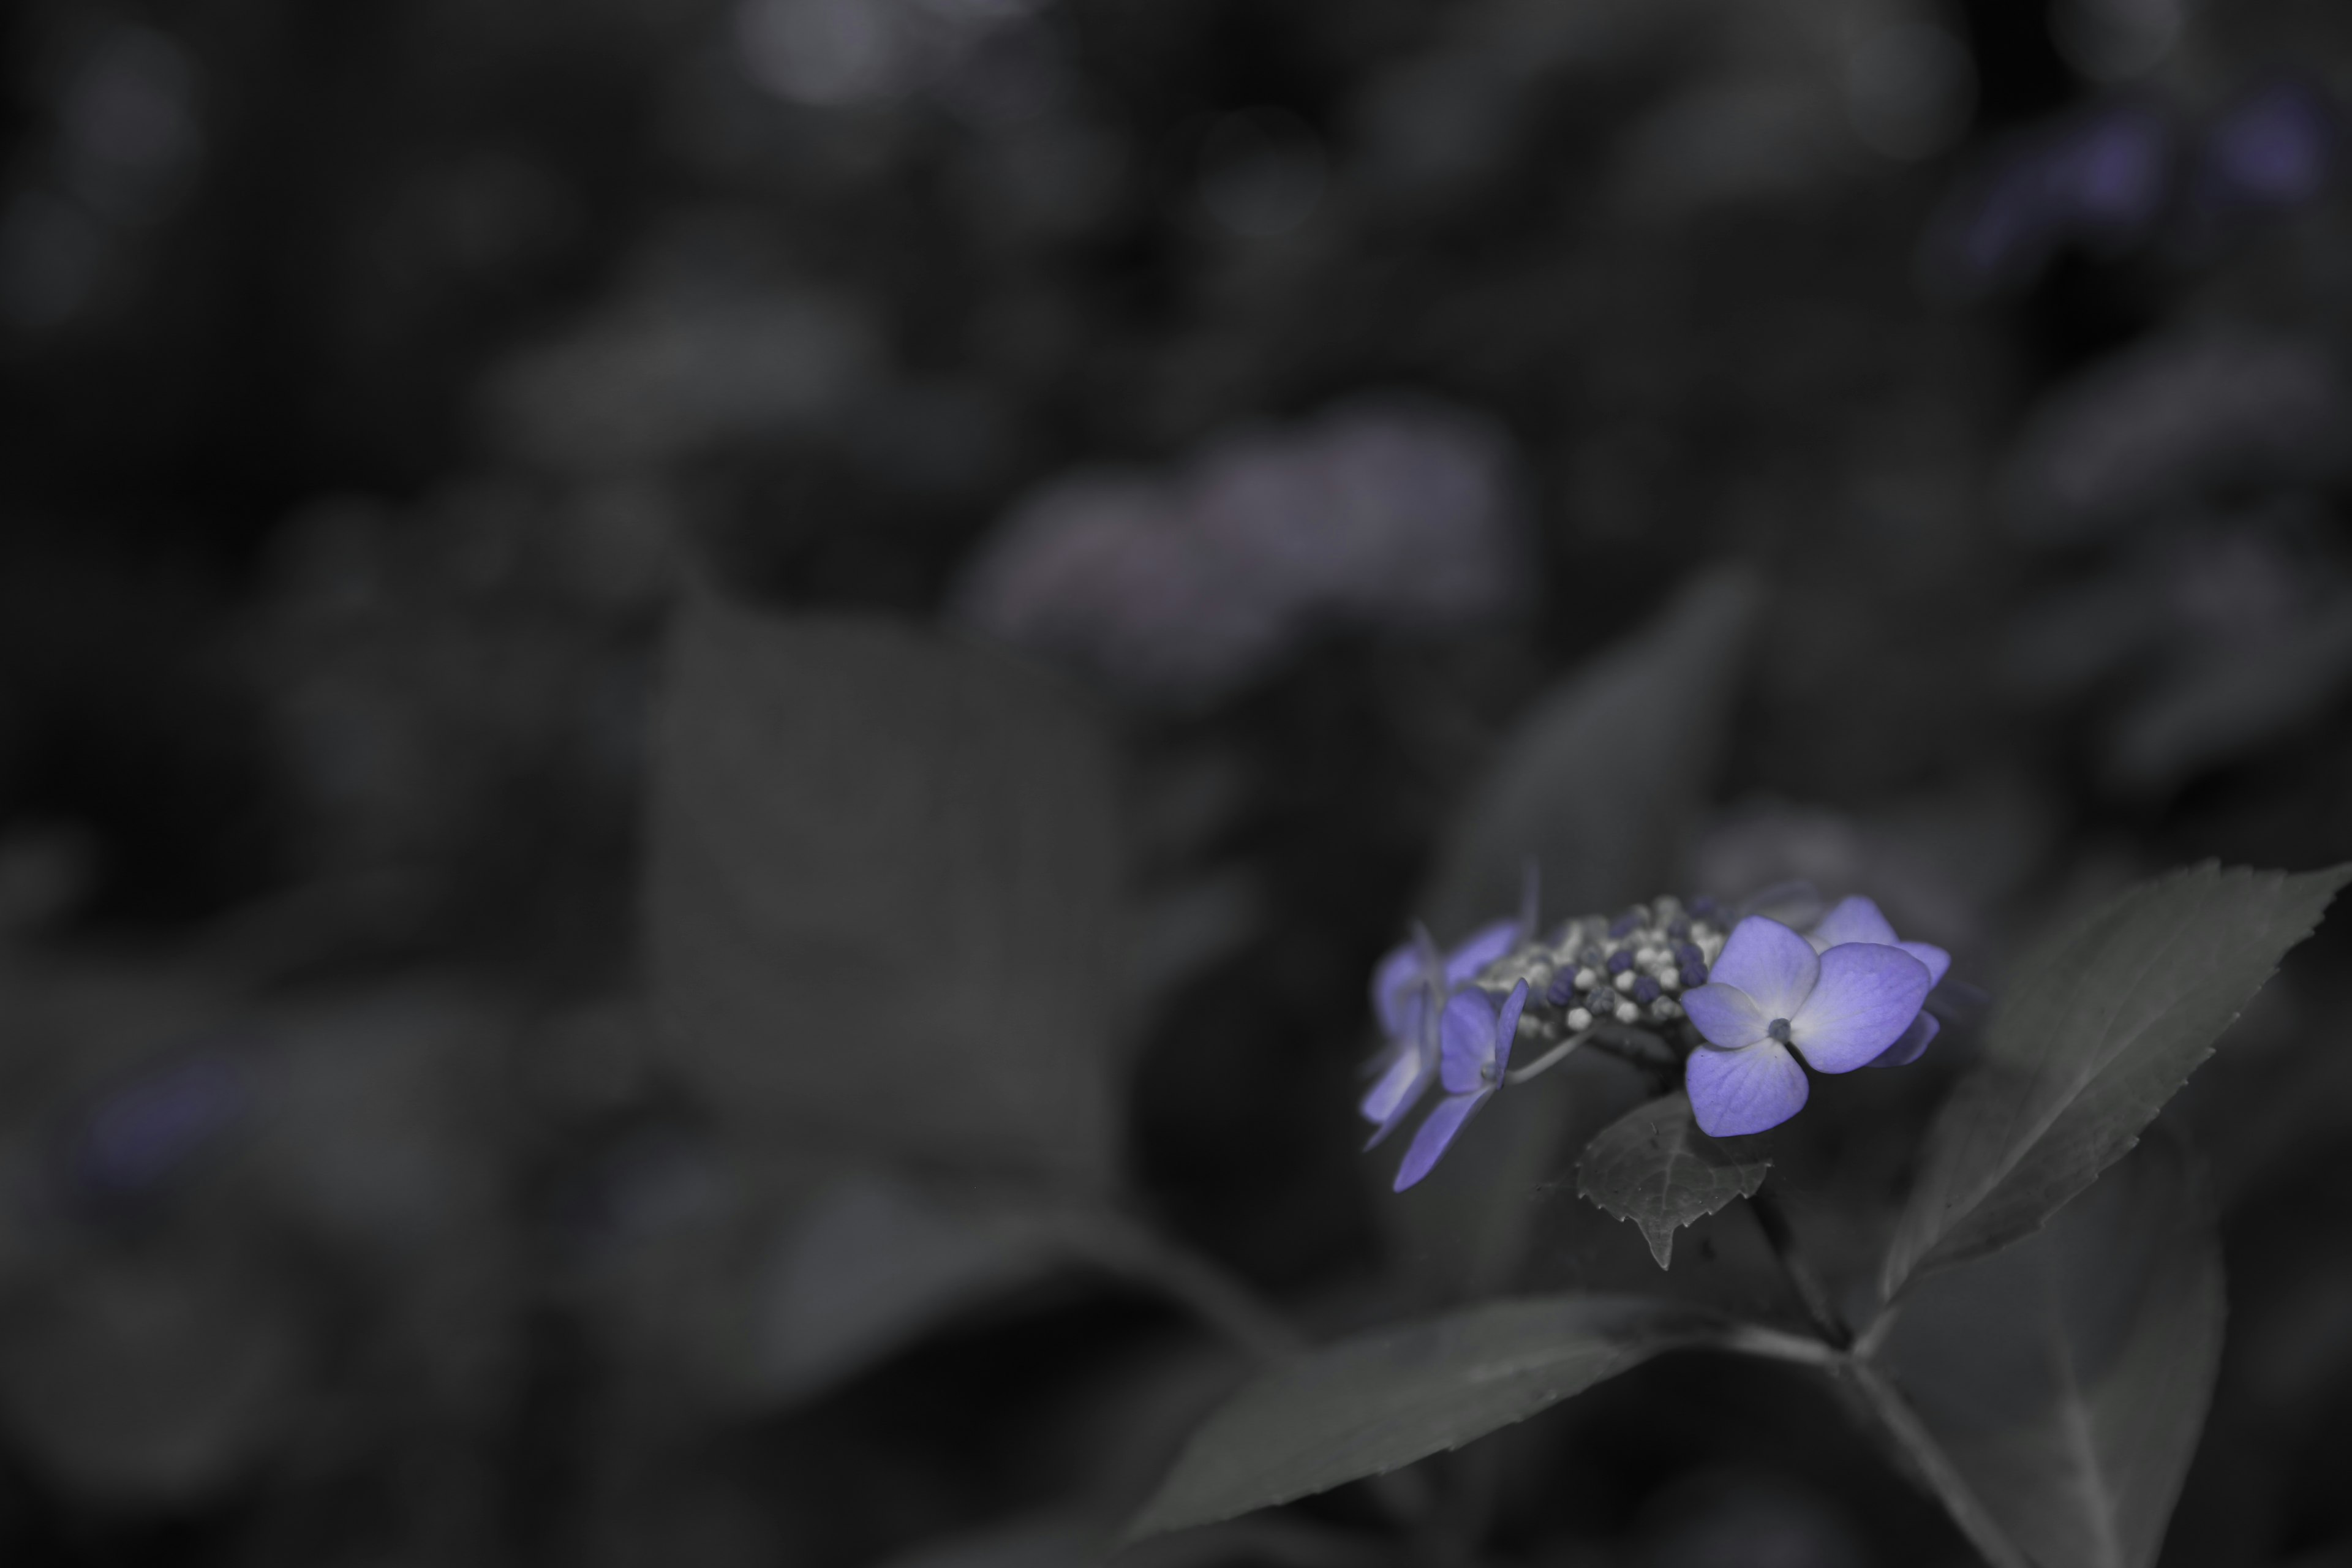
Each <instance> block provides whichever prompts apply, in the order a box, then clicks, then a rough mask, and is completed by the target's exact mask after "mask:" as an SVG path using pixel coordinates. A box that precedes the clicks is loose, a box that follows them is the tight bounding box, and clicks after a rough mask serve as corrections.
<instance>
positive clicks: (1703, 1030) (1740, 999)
mask: <svg viewBox="0 0 2352 1568" xmlns="http://www.w3.org/2000/svg"><path fill="white" fill-rule="evenodd" d="M1682 1001H1683V1011H1684V1012H1685V1013H1687V1014H1689V1015H1690V1021H1691V1022H1692V1023H1694V1024H1696V1025H1697V1026H1698V1032H1699V1033H1700V1034H1702V1035H1705V1036H1706V1037H1707V1039H1708V1040H1709V1041H1710V1042H1712V1043H1713V1044H1715V1045H1717V1046H1718V1047H1722V1048H1723V1049H1724V1050H1727V1051H1736V1050H1738V1049H1739V1048H1740V1047H1743V1046H1752V1045H1754V1044H1755V1043H1756V1042H1757V1041H1759V1040H1760V1039H1762V1038H1763V1037H1764V1026H1765V1025H1767V1024H1769V1023H1770V1022H1771V1019H1769V1018H1768V1017H1766V1016H1764V1015H1763V1013H1761V1012H1760V1011H1759V1010H1758V1008H1757V1005H1756V1003H1755V1001H1754V999H1753V998H1751V997H1750V996H1749V995H1748V993H1747V992H1745V991H1742V990H1740V989H1738V987H1737V986H1732V985H1717V984H1712V983H1710V984H1706V985H1695V986H1693V987H1691V988H1690V989H1689V990H1688V991H1685V992H1684V993H1683V997H1682Z"/></svg>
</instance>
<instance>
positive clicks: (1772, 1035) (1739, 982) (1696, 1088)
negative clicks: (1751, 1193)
mask: <svg viewBox="0 0 2352 1568" xmlns="http://www.w3.org/2000/svg"><path fill="white" fill-rule="evenodd" d="M1868 912H1869V914H1870V915H1872V916H1877V919H1878V923H1879V924H1880V925H1882V926H1883V925H1884V924H1885V917H1884V916H1878V913H1877V910H1876V909H1875V908H1874V907H1872V908H1870V909H1869V910H1868ZM1841 916H1843V920H1844V921H1856V920H1858V919H1859V918H1860V911H1858V910H1857V911H1848V910H1847V906H1845V905H1841V906H1839V909H1838V910H1832V911H1831V917H1832V919H1836V918H1840V917H1841ZM1822 924H1823V925H1824V926H1826V925H1828V924H1829V921H1827V920H1825V921H1823V922H1822ZM1832 934H1836V932H1835V931H1834V930H1833V931H1832ZM1887 934H1888V935H1890V936H1891V935H1893V931H1891V930H1890V931H1888V932H1887ZM1933 984H1935V977H1934V976H1933V975H1931V974H1930V973H1928V967H1927V963H1924V962H1923V961H1922V960H1921V959H1919V958H1918V957H1916V956H1915V955H1913V954H1912V953H1909V952H1905V951H1904V950H1903V949H1901V948H1899V947H1896V946H1893V945H1891V944H1888V943H1884V942H1841V943H1837V944H1835V945H1831V946H1828V947H1826V948H1825V950H1824V951H1822V952H1815V951H1814V947H1813V944H1812V943H1811V942H1808V941H1806V939H1805V938H1803V937H1801V936H1800V935H1798V934H1797V933H1796V932H1795V931H1791V930H1790V929H1789V928H1788V927H1787V926H1785V925H1782V924H1781V923H1780V921H1776V920H1771V919H1769V918H1767V917H1766V916H1763V915H1750V916H1748V918H1747V919H1746V920H1744V921H1740V922H1739V924H1738V926H1737V927H1736V928H1735V929H1734V930H1733V931H1732V933H1731V936H1730V939H1729V940H1728V941H1727V942H1725V943H1724V944H1723V952H1722V953H1721V954H1720V955H1719V956H1718V957H1717V959H1716V961H1715V964H1714V966H1713V969H1712V970H1711V971H1710V975H1709V979H1708V983H1707V984H1705V985H1701V986H1697V987H1696V988H1694V989H1692V990H1690V991H1686V992H1685V993H1684V994H1683V998H1682V1005H1683V1008H1684V1010H1685V1012H1686V1013H1687V1014H1688V1015H1689V1016H1690V1021H1691V1022H1692V1023H1693V1024H1694V1025H1696V1026H1697V1028H1698V1032H1699V1034H1700V1035H1701V1036H1702V1037H1703V1040H1702V1042H1701V1044H1700V1045H1699V1046H1698V1047H1697V1048H1696V1049H1694V1050H1693V1051H1692V1052H1691V1054H1690V1060H1689V1062H1688V1064H1687V1065H1686V1066H1685V1069H1684V1084H1685V1088H1686V1089H1688V1090H1689V1093H1690V1101H1691V1110H1692V1112H1693V1114H1694V1116H1695V1117H1696V1120H1697V1121H1698V1124H1699V1128H1700V1130H1701V1131H1705V1132H1706V1133H1707V1134H1708V1135H1709V1136H1710V1137H1716V1138H1728V1137H1734V1136H1737V1135H1738V1134H1740V1133H1746V1132H1761V1131H1764V1130H1765V1129H1766V1128H1768V1127H1777V1126H1779V1125H1780V1123H1781V1122H1783V1121H1788V1120H1789V1118H1790V1117H1791V1116H1794V1115H1795V1114H1797V1112H1798V1111H1799V1110H1801V1109H1802V1108H1803V1106H1804V1103H1805V1099H1806V1097H1807V1095H1809V1094H1810V1093H1811V1087H1810V1085H1808V1084H1807V1082H1806V1080H1805V1069H1804V1068H1801V1067H1800V1066H1798V1065H1797V1057H1798V1056H1800V1055H1801V1056H1802V1057H1803V1058H1805V1060H1806V1062H1807V1063H1809V1064H1811V1067H1812V1068H1813V1069H1814V1070H1815V1071H1816V1072H1827V1073H1840V1072H1851V1071H1853V1069H1854V1068H1858V1067H1862V1066H1864V1065H1866V1064H1867V1063H1869V1062H1872V1061H1874V1060H1876V1059H1877V1058H1879V1057H1880V1056H1881V1055H1883V1054H1884V1053H1885V1051H1886V1049H1887V1048H1888V1047H1890V1046H1892V1045H1894V1044H1895V1042H1896V1041H1897V1040H1898V1039H1900V1038H1901V1037H1903V1034H1904V1032H1905V1031H1906V1030H1907V1029H1908V1028H1909V1027H1910V1026H1911V1024H1912V1021H1913V1020H1914V1019H1915V1018H1916V1017H1918V1016H1919V1005H1920V1004H1921V1003H1922V1002H1923V1001H1925V1000H1926V999H1927V992H1928V990H1929V988H1930V987H1931V986H1932V985H1933ZM1923 1045H1924V1042H1923ZM1792 1053H1794V1054H1792ZM1417 1146H1418V1144H1417V1142H1416V1147H1417Z"/></svg>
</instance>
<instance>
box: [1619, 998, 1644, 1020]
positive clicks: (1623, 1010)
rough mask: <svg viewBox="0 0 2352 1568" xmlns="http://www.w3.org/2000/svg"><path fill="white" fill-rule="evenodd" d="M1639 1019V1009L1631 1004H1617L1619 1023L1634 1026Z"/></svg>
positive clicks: (1640, 1015)
mask: <svg viewBox="0 0 2352 1568" xmlns="http://www.w3.org/2000/svg"><path fill="white" fill-rule="evenodd" d="M1641 1018H1642V1010H1641V1009H1640V1008H1639V1007H1636V1006H1634V1005H1633V1004H1632V1003H1631V1002H1620V1003H1618V1004H1617V1021H1618V1022H1619V1023H1621V1024H1635V1023H1639V1022H1640V1021H1641Z"/></svg>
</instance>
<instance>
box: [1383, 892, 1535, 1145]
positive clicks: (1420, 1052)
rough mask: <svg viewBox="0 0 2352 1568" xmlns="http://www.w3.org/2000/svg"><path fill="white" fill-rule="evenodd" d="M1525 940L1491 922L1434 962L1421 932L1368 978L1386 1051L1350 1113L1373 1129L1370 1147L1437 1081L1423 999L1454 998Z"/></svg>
mask: <svg viewBox="0 0 2352 1568" xmlns="http://www.w3.org/2000/svg"><path fill="white" fill-rule="evenodd" d="M1525 934H1526V931H1525V922H1523V921H1520V920H1507V921H1495V922H1494V923H1493V924H1492V925H1486V926H1481V927H1479V928H1478V929H1477V930H1476V931H1473V932H1471V933H1470V934H1469V935H1468V936H1467V937H1465V938H1464V939H1463V941H1462V942H1461V943H1460V944H1459V945H1457V946H1456V947H1455V948H1454V951H1453V952H1449V953H1446V954H1445V955H1444V956H1443V957H1440V956H1439V955H1438V952H1437V945H1436V943H1434V942H1431V941H1430V939H1429V933H1428V932H1427V931H1416V932H1415V933H1414V938H1413V940H1412V942H1405V943H1403V944H1402V945H1400V946H1398V947H1396V948H1394V949H1393V950H1391V952H1390V953H1389V954H1388V956H1387V957H1385V958H1383V959H1381V962H1380V966H1379V967H1378V968H1376V969H1374V970H1373V971H1372V1014H1373V1016H1375V1017H1377V1018H1379V1019H1380V1021H1381V1033H1382V1034H1384V1035H1386V1036H1387V1037H1388V1041H1389V1043H1388V1046H1387V1047H1386V1049H1385V1050H1383V1051H1382V1052H1381V1055H1380V1056H1378V1057H1376V1058H1373V1062H1372V1068H1371V1070H1372V1072H1373V1074H1374V1075H1375V1076H1374V1078H1373V1081H1372V1087H1371V1088H1370V1089H1367V1090H1366V1091H1365V1093H1364V1098H1363V1100H1362V1101H1361V1102H1360V1103H1359V1104H1358V1106H1357V1108H1356V1109H1357V1110H1359V1111H1360V1112H1361V1113H1362V1115H1363V1118H1364V1120H1365V1121H1370V1122H1371V1123H1373V1124H1374V1125H1373V1131H1372V1136H1371V1140H1370V1142H1367V1143H1366V1144H1365V1145H1364V1147H1365V1148H1366V1149H1371V1148H1375V1147H1377V1146H1378V1145H1379V1143H1380V1142H1381V1140H1382V1139H1383V1138H1386V1137H1387V1136H1388V1135H1389V1134H1390V1133H1391V1132H1393V1131H1396V1125H1397V1123H1398V1122H1400V1121H1403V1120H1404V1118H1405V1114H1406V1113H1407V1112H1408V1111H1410V1110H1412V1108H1413V1107H1414V1106H1415V1105H1417V1104H1419V1103H1420V1101H1421V1097H1422V1095H1423V1093H1425V1092H1426V1091H1427V1090H1428V1089H1429V1086H1430V1084H1431V1082H1432V1081H1433V1080H1434V1079H1436V1077H1437V1068H1438V1055H1439V1048H1440V1047H1439V1041H1438V1031H1437V1030H1436V1029H1435V1028H1434V1027H1433V1024H1434V1023H1435V1022H1436V1020H1435V1019H1433V1017H1431V1016H1430V999H1431V997H1432V996H1433V995H1434V996H1436V997H1438V998H1440V999H1441V1001H1442V999H1443V998H1444V997H1447V996H1450V995H1452V994H1454V988H1455V987H1456V986H1459V985H1461V984H1463V983H1464V982H1465V981H1466V980H1468V979H1469V978H1470V977H1471V976H1472V975H1474V974H1475V973H1478V972H1479V971H1480V970H1482V969H1484V968H1486V966H1487V965H1488V964H1490V963H1494V962H1495V960H1496V959H1498V958H1500V957H1502V956H1503V954H1505V953H1506V952H1509V951H1510V950H1511V949H1512V948H1513V947H1514V946H1516V945H1517V943H1518V942H1519V941H1520V939H1521V938H1522V937H1523V936H1524V935H1525Z"/></svg>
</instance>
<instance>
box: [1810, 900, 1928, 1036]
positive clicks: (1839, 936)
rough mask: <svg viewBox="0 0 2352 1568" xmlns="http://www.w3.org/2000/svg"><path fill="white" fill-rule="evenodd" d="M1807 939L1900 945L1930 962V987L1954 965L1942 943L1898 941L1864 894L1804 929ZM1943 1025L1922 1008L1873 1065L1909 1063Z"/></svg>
mask: <svg viewBox="0 0 2352 1568" xmlns="http://www.w3.org/2000/svg"><path fill="white" fill-rule="evenodd" d="M1805 940H1806V941H1807V942H1811V943H1812V944H1813V951H1814V952H1826V951H1827V950H1828V949H1830V948H1832V947H1839V946H1843V944H1844V943H1846V942H1876V943H1877V944H1879V945H1880V946H1882V947H1899V948H1901V949H1902V950H1903V951H1904V952H1907V953H1909V954H1910V955H1911V956H1912V957H1914V958H1916V959H1917V960H1918V961H1919V962H1920V963H1924V964H1926V965H1927V984H1928V987H1929V988H1930V989H1931V990H1932V989H1933V988H1934V987H1936V986H1937V985H1940V984H1943V983H1944V973H1945V971H1947V970H1948V969H1950V968H1951V967H1952V955H1951V954H1950V953H1948V952H1945V951H1944V950H1943V949H1942V948H1940V947H1937V946H1935V945H1934V944H1932V943H1930V942H1902V941H1898V940H1897V939H1896V937H1895V927H1894V926H1893V925H1892V924H1890V923H1888V921H1887V919H1886V917H1885V915H1883V914H1881V913H1880V912H1879V910H1878V906H1877V905H1876V904H1874V903H1873V902H1871V901H1870V900H1868V899H1864V898H1861V897H1855V898H1851V899H1846V900H1842V901H1841V902H1840V903H1839V904H1838V906H1837V907H1836V908H1835V909H1833V910H1831V911H1830V912H1829V913H1827V914H1825V915H1823V916H1822V918H1821V920H1820V921H1817V922H1816V923H1815V924H1814V926H1813V929H1812V930H1811V931H1807V932H1806V933H1805ZM1942 1027H1943V1026H1942V1025H1941V1024H1939V1023H1938V1022H1937V1019H1936V1015H1934V1014H1933V1013H1928V1012H1922V1013H1921V1014H1920V1015H1919V1016H1917V1017H1916V1018H1914V1019H1912V1020H1911V1026H1910V1027H1909V1028H1907V1029H1906V1030H1904V1031H1903V1033H1902V1034H1901V1035H1900V1036H1899V1037H1897V1038H1896V1039H1895V1043H1894V1044H1893V1045H1891V1046H1889V1047H1886V1049H1885V1051H1884V1052H1883V1053H1881V1054H1880V1056H1879V1057H1878V1058H1877V1059H1876V1060H1875V1061H1873V1062H1872V1063H1871V1064H1870V1065H1871V1066H1872V1067H1874V1068H1899V1067H1908V1066H1910V1065H1911V1064H1912V1063H1913V1062H1916V1061H1917V1060H1918V1059H1919V1057H1920V1054H1921V1053H1922V1052H1924V1051H1926V1050H1927V1047H1928V1046H1929V1045H1930V1044H1932V1043H1933V1042H1934V1041H1935V1038H1936V1032H1937V1030H1938V1029H1940V1028H1942Z"/></svg>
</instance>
